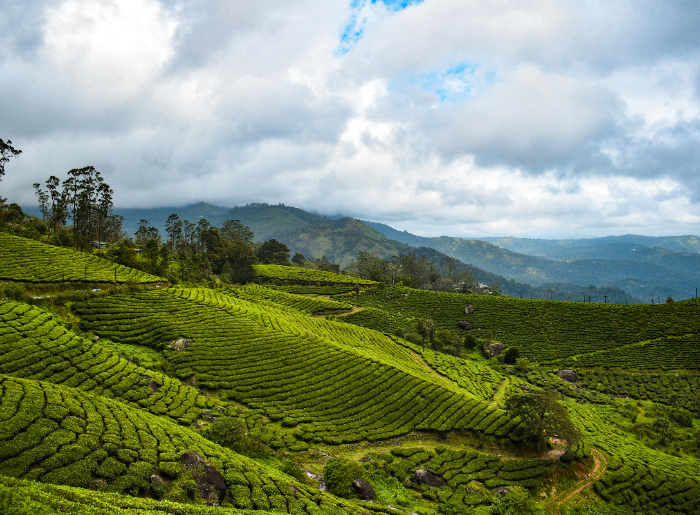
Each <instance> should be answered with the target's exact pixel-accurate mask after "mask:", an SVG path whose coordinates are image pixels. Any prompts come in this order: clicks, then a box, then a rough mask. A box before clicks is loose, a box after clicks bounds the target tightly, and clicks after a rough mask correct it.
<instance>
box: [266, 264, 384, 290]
mask: <svg viewBox="0 0 700 515" xmlns="http://www.w3.org/2000/svg"><path fill="white" fill-rule="evenodd" d="M253 269H254V270H255V273H256V275H258V276H259V277H262V278H265V279H278V280H281V281H293V282H299V283H302V284H306V283H323V284H324V285H329V286H331V285H337V284H352V285H355V284H358V285H360V284H361V285H374V284H377V283H376V282H375V281H369V280H367V279H361V278H359V277H351V276H349V275H343V274H336V273H334V272H326V271H324V270H311V269H309V268H299V267H296V266H283V265H253Z"/></svg>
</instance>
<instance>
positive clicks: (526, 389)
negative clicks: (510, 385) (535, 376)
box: [518, 384, 530, 391]
mask: <svg viewBox="0 0 700 515" xmlns="http://www.w3.org/2000/svg"><path fill="white" fill-rule="evenodd" d="M518 388H520V389H521V390H525V391H528V390H529V389H530V387H529V386H528V385H526V384H519V385H518Z"/></svg>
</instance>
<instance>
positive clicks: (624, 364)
mask: <svg viewBox="0 0 700 515" xmlns="http://www.w3.org/2000/svg"><path fill="white" fill-rule="evenodd" d="M559 363H560V364H561V365H562V366H563V367H567V368H571V367H608V368H632V369H637V370H691V369H694V370H698V369H700V333H694V334H688V335H684V336H674V337H671V338H657V339H655V340H651V341H645V342H641V343H635V344H631V345H626V346H624V347H617V346H614V347H612V348H610V349H607V350H602V351H598V352H593V353H590V354H582V355H579V356H574V357H572V358H567V359H563V360H560V361H559Z"/></svg>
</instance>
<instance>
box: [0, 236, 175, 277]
mask: <svg viewBox="0 0 700 515" xmlns="http://www.w3.org/2000/svg"><path fill="white" fill-rule="evenodd" d="M115 272H116V275H115ZM0 279H5V280H10V281H22V282H32V283H61V282H79V281H86V280H87V281H88V282H91V283H96V282H102V283H113V282H115V280H116V282H117V283H131V282H136V283H157V282H160V281H164V280H165V279H163V278H161V277H156V276H155V275H151V274H147V273H145V272H141V271H140V270H136V269H134V268H129V267H126V266H122V265H117V264H115V263H112V262H111V261H108V260H106V259H102V258H99V257H97V256H93V255H91V254H87V253H85V252H78V251H75V250H72V249H67V248H64V247H54V246H53V245H47V244H44V243H40V242H38V241H34V240H29V239H27V238H21V237H19V236H12V235H9V234H0Z"/></svg>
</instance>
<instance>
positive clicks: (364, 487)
mask: <svg viewBox="0 0 700 515" xmlns="http://www.w3.org/2000/svg"><path fill="white" fill-rule="evenodd" d="M352 487H353V488H354V489H355V492H357V496H358V497H359V498H360V499H362V500H364V501H371V500H372V499H374V498H375V497H376V496H377V493H376V492H375V491H374V488H372V485H370V484H369V481H365V480H364V479H354V480H353V481H352Z"/></svg>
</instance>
